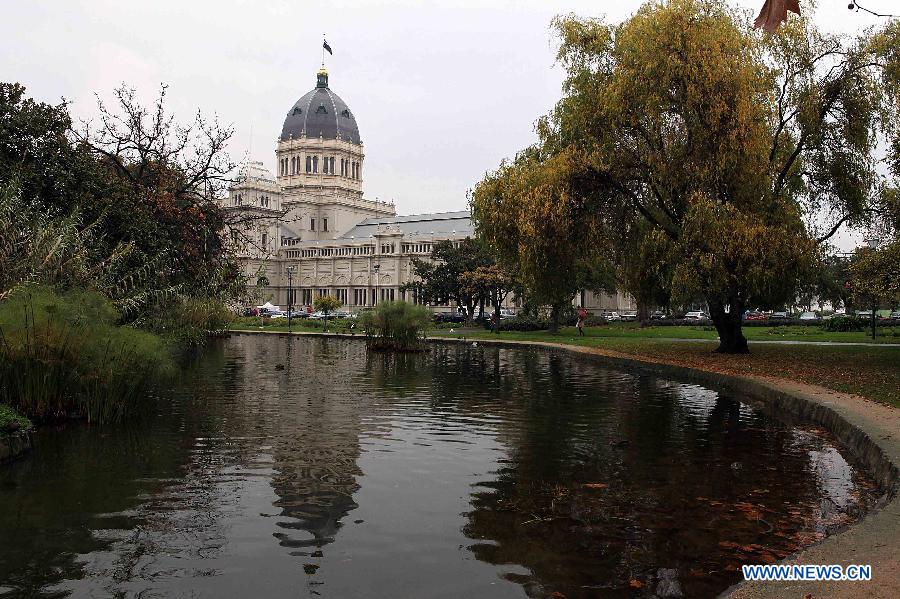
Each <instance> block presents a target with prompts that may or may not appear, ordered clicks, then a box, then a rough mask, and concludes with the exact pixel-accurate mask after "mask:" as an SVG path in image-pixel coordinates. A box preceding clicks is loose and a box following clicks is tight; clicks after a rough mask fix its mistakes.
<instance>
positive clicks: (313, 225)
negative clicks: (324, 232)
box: [309, 218, 316, 231]
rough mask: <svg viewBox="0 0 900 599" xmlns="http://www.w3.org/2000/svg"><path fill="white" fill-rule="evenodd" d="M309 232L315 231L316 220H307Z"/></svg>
mask: <svg viewBox="0 0 900 599" xmlns="http://www.w3.org/2000/svg"><path fill="white" fill-rule="evenodd" d="M309 230H310V231H315V230H316V219H314V218H311V219H309Z"/></svg>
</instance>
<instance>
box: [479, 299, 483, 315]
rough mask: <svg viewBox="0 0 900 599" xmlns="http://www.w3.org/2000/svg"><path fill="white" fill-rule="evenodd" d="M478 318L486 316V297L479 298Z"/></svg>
mask: <svg viewBox="0 0 900 599" xmlns="http://www.w3.org/2000/svg"><path fill="white" fill-rule="evenodd" d="M478 318H484V298H481V299H479V300H478Z"/></svg>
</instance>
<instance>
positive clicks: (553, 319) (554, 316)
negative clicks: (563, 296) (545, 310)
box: [550, 304, 562, 335]
mask: <svg viewBox="0 0 900 599" xmlns="http://www.w3.org/2000/svg"><path fill="white" fill-rule="evenodd" d="M561 311H562V310H561V308H560V305H559V304H553V305H552V306H550V332H551V333H553V334H554V335H555V334H556V333H558V332H559V313H560V312H561Z"/></svg>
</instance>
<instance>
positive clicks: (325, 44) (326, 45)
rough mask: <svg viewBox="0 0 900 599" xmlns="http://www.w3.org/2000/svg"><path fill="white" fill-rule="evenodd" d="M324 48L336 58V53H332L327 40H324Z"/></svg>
mask: <svg viewBox="0 0 900 599" xmlns="http://www.w3.org/2000/svg"><path fill="white" fill-rule="evenodd" d="M322 47H323V48H325V49H326V50H328V53H329V54H331V55H332V56H334V52H332V51H331V46H329V45H328V42H327V41H326V40H324V39H323V40H322Z"/></svg>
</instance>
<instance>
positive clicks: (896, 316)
mask: <svg viewBox="0 0 900 599" xmlns="http://www.w3.org/2000/svg"><path fill="white" fill-rule="evenodd" d="M891 320H900V310H897V311H895V312H891Z"/></svg>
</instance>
